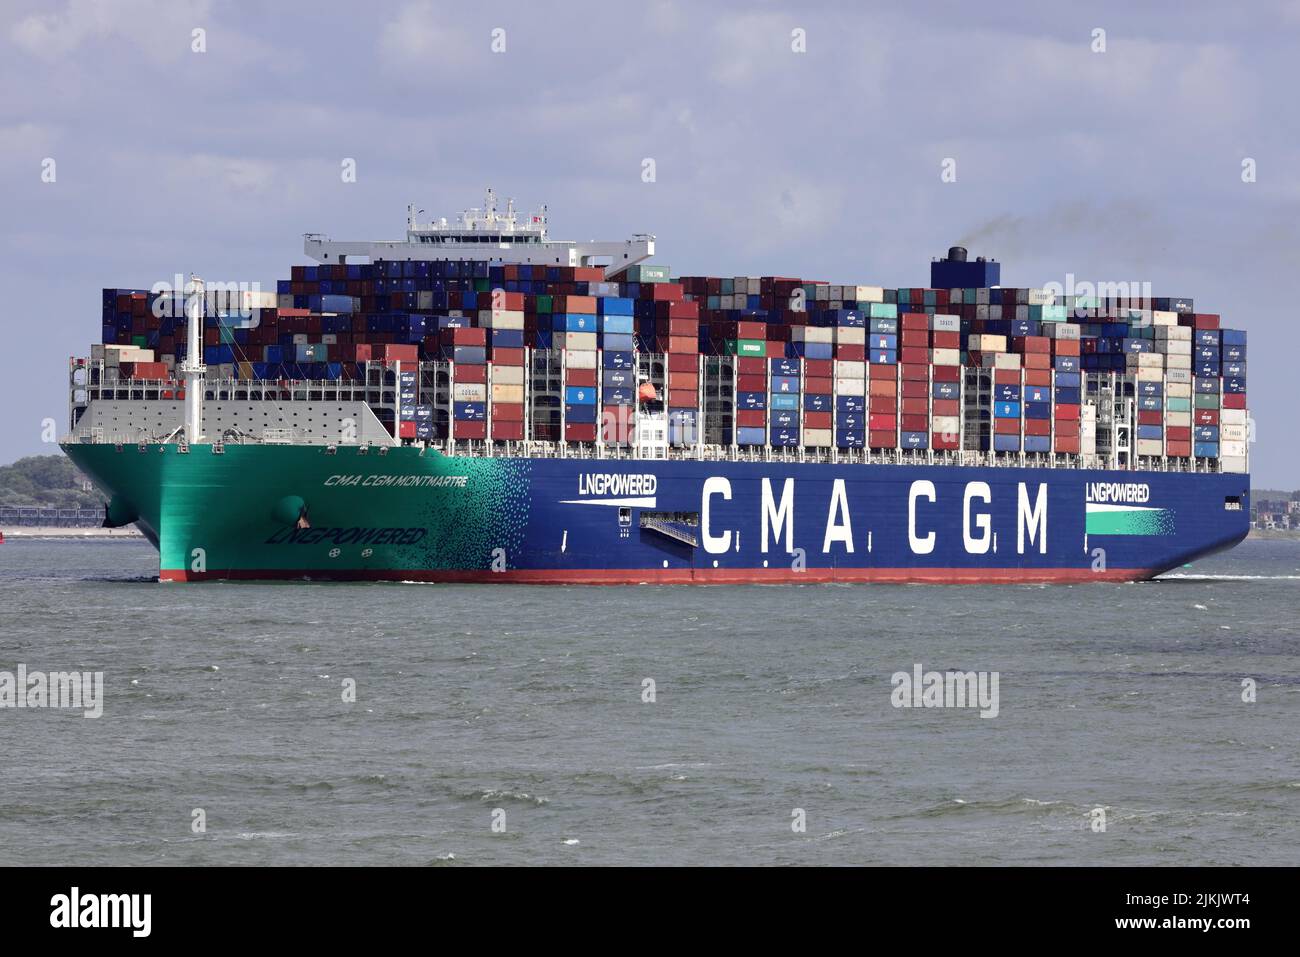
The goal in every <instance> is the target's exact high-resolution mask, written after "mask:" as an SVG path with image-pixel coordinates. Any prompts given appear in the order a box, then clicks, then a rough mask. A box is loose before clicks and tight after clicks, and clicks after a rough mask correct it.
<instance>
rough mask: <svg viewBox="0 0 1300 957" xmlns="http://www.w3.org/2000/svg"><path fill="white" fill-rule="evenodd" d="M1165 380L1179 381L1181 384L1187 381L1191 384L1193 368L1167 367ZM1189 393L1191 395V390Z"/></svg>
mask: <svg viewBox="0 0 1300 957" xmlns="http://www.w3.org/2000/svg"><path fill="white" fill-rule="evenodd" d="M1167 364H1168V363H1166V365H1167ZM1165 381H1166V382H1177V383H1179V384H1180V385H1181V384H1183V383H1186V384H1187V385H1191V383H1192V370H1191V369H1165ZM1188 395H1191V393H1190V392H1189V393H1188Z"/></svg>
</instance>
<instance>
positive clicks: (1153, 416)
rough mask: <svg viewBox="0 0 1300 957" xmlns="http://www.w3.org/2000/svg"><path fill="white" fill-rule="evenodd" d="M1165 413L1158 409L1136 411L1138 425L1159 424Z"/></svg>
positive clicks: (1162, 420)
mask: <svg viewBox="0 0 1300 957" xmlns="http://www.w3.org/2000/svg"><path fill="white" fill-rule="evenodd" d="M1164 421H1165V414H1164V413H1163V412H1161V411H1160V410H1159V409H1142V410H1140V411H1139V412H1138V425H1161V424H1163V423H1164Z"/></svg>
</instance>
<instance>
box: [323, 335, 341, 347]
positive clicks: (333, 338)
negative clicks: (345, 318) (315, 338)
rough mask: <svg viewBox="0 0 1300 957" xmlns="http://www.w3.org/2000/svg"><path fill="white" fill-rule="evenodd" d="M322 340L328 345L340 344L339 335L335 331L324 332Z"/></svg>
mask: <svg viewBox="0 0 1300 957" xmlns="http://www.w3.org/2000/svg"><path fill="white" fill-rule="evenodd" d="M320 341H321V342H322V343H324V344H325V345H327V346H333V345H337V344H338V341H339V337H338V336H337V335H336V334H335V333H333V332H323V333H321V337H320Z"/></svg>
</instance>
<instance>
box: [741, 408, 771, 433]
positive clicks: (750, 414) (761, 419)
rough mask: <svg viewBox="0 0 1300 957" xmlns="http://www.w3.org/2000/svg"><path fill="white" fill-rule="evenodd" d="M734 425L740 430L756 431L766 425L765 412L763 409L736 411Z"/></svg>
mask: <svg viewBox="0 0 1300 957" xmlns="http://www.w3.org/2000/svg"><path fill="white" fill-rule="evenodd" d="M736 425H738V426H739V427H740V428H742V429H757V428H762V427H763V426H765V425H767V412H766V411H765V410H763V409H737V410H736Z"/></svg>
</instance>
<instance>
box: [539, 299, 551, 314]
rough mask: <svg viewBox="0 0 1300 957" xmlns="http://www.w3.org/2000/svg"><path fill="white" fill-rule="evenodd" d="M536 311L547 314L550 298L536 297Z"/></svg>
mask: <svg viewBox="0 0 1300 957" xmlns="http://www.w3.org/2000/svg"><path fill="white" fill-rule="evenodd" d="M537 311H538V312H539V313H549V312H550V311H551V297H550V296H538V297H537Z"/></svg>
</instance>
